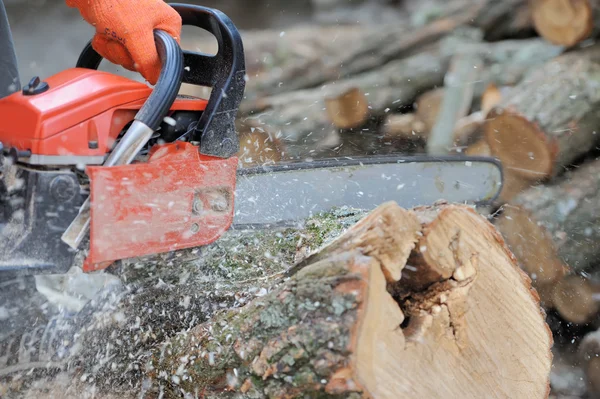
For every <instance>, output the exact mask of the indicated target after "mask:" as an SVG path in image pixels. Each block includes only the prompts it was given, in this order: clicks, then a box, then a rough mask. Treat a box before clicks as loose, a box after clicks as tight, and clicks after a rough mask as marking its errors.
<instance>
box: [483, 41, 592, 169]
mask: <svg viewBox="0 0 600 399" xmlns="http://www.w3.org/2000/svg"><path fill="white" fill-rule="evenodd" d="M599 50H600V46H595V47H594V49H588V50H587V53H585V54H584V53H581V54H580V53H578V52H569V53H567V54H563V55H561V56H559V57H556V58H555V59H552V60H551V61H549V62H547V63H546V64H545V65H543V66H542V67H540V68H538V69H534V70H532V71H531V73H530V74H528V75H527V77H526V78H524V79H523V80H522V81H521V83H519V84H518V85H517V86H516V87H514V88H513V89H512V90H510V92H509V94H508V96H507V97H506V98H505V99H503V101H502V102H501V103H500V104H499V105H498V106H496V107H494V108H493V109H492V110H491V111H490V112H489V113H488V116H487V122H486V125H485V135H486V140H487V142H488V144H489V146H490V149H491V151H492V154H493V155H494V156H496V157H498V158H499V159H500V160H501V161H502V163H503V165H504V166H505V168H507V169H511V170H513V171H514V172H515V173H518V174H521V175H523V176H529V177H532V178H540V179H543V178H546V177H552V176H556V175H557V174H560V173H562V172H563V171H564V168H565V167H567V166H569V164H570V163H572V162H573V161H575V160H576V159H577V158H579V157H580V156H581V155H583V154H585V153H586V152H588V151H590V150H591V149H592V148H593V146H594V144H595V143H596V142H597V140H598V137H599V135H597V130H598V123H599V122H600V111H599V107H598V104H599V103H600V90H598V89H599V88H600V65H599V64H598V63H597V62H596V60H595V59H594V57H597V54H598V53H599ZM595 53H596V54H595Z"/></svg>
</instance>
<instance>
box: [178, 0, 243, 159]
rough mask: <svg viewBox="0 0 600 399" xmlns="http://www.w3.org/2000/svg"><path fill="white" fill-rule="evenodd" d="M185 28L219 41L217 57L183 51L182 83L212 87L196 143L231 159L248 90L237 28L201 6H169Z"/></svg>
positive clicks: (205, 151)
mask: <svg viewBox="0 0 600 399" xmlns="http://www.w3.org/2000/svg"><path fill="white" fill-rule="evenodd" d="M169 5H170V6H171V7H173V9H175V11H177V12H178V13H179V15H180V16H181V19H182V23H183V25H191V26H195V27H197V28H200V29H203V30H205V31H207V32H209V33H211V34H212V35H213V36H214V37H215V39H216V40H217V44H218V50H217V53H216V54H215V55H209V54H204V53H199V52H192V51H184V52H183V54H184V59H185V65H186V70H185V71H184V73H183V83H187V84H191V85H196V86H208V87H211V88H212V90H211V93H210V98H209V99H208V103H207V104H206V108H205V110H204V111H203V112H202V115H201V117H200V120H199V121H198V123H197V124H196V128H195V131H194V133H193V138H192V139H193V140H194V141H200V152H201V153H202V154H205V155H210V156H215V157H220V158H228V157H230V156H232V155H235V154H236V153H237V152H238V151H239V139H238V136H237V133H236V130H235V119H236V116H237V112H238V109H239V106H240V103H241V101H242V99H243V97H244V90H245V87H246V64H245V57H244V46H243V42H242V38H241V35H240V33H239V32H238V30H237V28H236V27H235V25H234V24H233V22H232V21H231V19H229V17H228V16H227V15H225V14H224V13H223V12H221V11H219V10H216V9H213V8H208V7H202V6H198V5H192V4H181V3H169Z"/></svg>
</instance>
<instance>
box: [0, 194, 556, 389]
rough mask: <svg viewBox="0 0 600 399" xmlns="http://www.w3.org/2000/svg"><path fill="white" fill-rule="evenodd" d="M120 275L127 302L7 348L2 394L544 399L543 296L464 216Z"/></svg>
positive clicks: (269, 239)
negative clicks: (11, 354) (495, 398)
mask: <svg viewBox="0 0 600 399" xmlns="http://www.w3.org/2000/svg"><path fill="white" fill-rule="evenodd" d="M292 264H294V266H293V267H290V265H292ZM173 268H177V270H178V273H177V274H176V275H173V273H172V271H173ZM118 274H119V276H120V277H121V278H122V279H123V280H124V281H126V282H127V283H128V287H127V288H126V289H125V290H123V291H122V292H117V293H115V292H105V293H104V294H103V295H101V296H100V297H98V298H97V299H95V300H94V301H92V302H93V303H92V304H90V306H89V308H88V309H86V311H84V312H81V313H79V314H77V315H75V317H74V316H73V315H65V316H62V319H61V320H59V319H60V317H59V318H58V319H57V318H54V319H53V320H52V322H51V323H50V324H48V325H44V324H43V321H42V320H39V319H38V320H36V322H37V323H40V324H39V325H35V328H34V329H33V330H32V328H31V326H32V325H33V324H32V323H33V321H34V320H32V323H30V324H29V326H27V328H26V329H25V333H24V334H23V335H22V336H16V337H15V336H13V337H10V338H8V341H7V338H6V337H2V339H1V340H0V343H1V344H2V345H0V347H1V348H4V349H5V348H7V347H8V348H10V349H12V350H15V351H16V353H17V355H21V356H25V353H28V356H29V357H27V359H25V360H27V361H28V362H29V363H27V364H25V363H24V362H23V359H20V361H19V360H17V361H16V362H15V361H11V362H10V367H8V368H6V367H4V365H3V367H0V371H1V373H0V374H1V375H0V381H1V383H2V384H3V385H2V388H3V389H6V390H5V391H4V392H3V393H7V396H9V397H12V396H14V395H16V394H17V393H18V394H23V395H29V396H30V397H35V396H36V395H42V396H44V395H46V396H47V395H50V396H60V397H68V398H79V397H88V396H92V395H93V396H94V397H103V398H113V397H119V398H137V397H164V398H175V397H186V395H191V396H193V397H211V398H232V397H305V396H307V395H308V396H317V395H318V396H319V397H324V398H334V397H335V398H338V397H350V398H360V397H371V398H380V397H382V398H387V397H390V398H398V397H401V398H402V397H407V398H408V397H411V398H412V397H440V396H449V397H464V398H479V397H485V396H489V394H490V393H491V392H493V393H494V394H495V395H501V396H504V397H527V398H546V397H547V395H548V389H549V385H548V384H549V379H548V378H549V377H548V376H549V372H550V365H551V352H550V347H551V345H552V337H551V335H550V333H549V330H548V327H547V325H546V323H545V322H544V316H543V313H542V312H541V310H540V308H539V301H538V298H537V296H536V294H535V291H533V290H532V289H531V286H530V283H531V281H530V280H529V279H528V278H527V277H526V275H525V274H524V273H522V272H521V271H520V269H519V268H518V266H517V264H516V260H515V258H514V257H513V256H512V254H511V253H510V252H509V251H508V249H507V247H506V245H505V244H504V242H503V241H502V238H501V237H500V236H499V235H498V233H497V231H496V230H495V229H494V227H493V226H492V225H491V224H490V223H489V222H487V221H486V220H485V218H483V217H482V216H480V215H478V214H477V213H476V212H475V211H474V210H473V209H472V208H471V207H467V206H459V205H450V204H445V203H440V204H437V205H435V206H431V207H420V208H417V209H414V210H405V209H402V208H401V207H399V206H398V205H396V204H395V203H393V202H392V203H386V204H382V205H381V206H380V207H378V208H377V209H375V210H374V211H372V212H370V213H365V212H363V211H357V210H348V209H340V210H337V211H335V212H333V213H330V214H325V215H320V216H317V217H314V218H311V219H309V220H307V221H306V222H305V223H304V224H302V225H299V226H297V227H278V228H274V229H269V230H250V231H236V230H230V231H228V232H227V233H226V234H225V235H224V236H223V237H222V239H220V240H219V241H217V242H215V243H213V244H211V245H209V246H206V247H204V248H202V249H200V251H199V250H198V249H191V250H184V251H179V252H177V253H170V254H162V255H157V256H154V257H146V258H144V259H137V260H129V261H126V262H124V264H123V265H122V268H121V269H120V270H119V271H118ZM499 303H500V304H502V306H501V307H499V306H498V304H499ZM37 317H39V316H37ZM56 328H58V330H57V331H56ZM507 336H508V337H510V339H507ZM41 337H46V338H44V339H45V340H46V341H44V344H43V345H40V344H39V342H40V339H41ZM7 342H11V343H12V344H11V345H8V346H6V345H5V344H6V343H7ZM4 349H3V350H4ZM27 349H30V350H31V352H27ZM52 349H54V350H55V354H54V355H52V356H51V357H50V358H49V360H48V361H44V362H38V363H35V362H34V363H32V362H31V360H33V359H36V360H37V359H40V360H42V359H46V358H45V357H44V356H45V354H48V353H50V354H51V350H52ZM523 351H527V367H524V366H523V364H522V362H521V360H520V359H522V353H523ZM3 354H4V352H3V353H2V355H3ZM6 359H7V358H5V357H2V356H0V360H1V361H5V360H6ZM50 360H52V361H50ZM9 369H10V370H9ZM57 371H62V372H58V373H57ZM473 374H477V375H478V378H477V379H475V380H474V379H473V378H472V375H473ZM7 376H12V377H14V378H12V379H9V380H8V382H7V383H6V384H4V382H5V381H7V380H6V377H7Z"/></svg>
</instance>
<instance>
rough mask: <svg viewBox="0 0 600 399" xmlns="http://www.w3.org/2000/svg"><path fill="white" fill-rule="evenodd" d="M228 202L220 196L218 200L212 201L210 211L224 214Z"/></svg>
mask: <svg viewBox="0 0 600 399" xmlns="http://www.w3.org/2000/svg"><path fill="white" fill-rule="evenodd" d="M227 205H228V201H227V199H226V198H224V197H223V196H221V195H220V196H218V197H216V198H213V199H211V201H210V209H212V210H213V211H215V212H224V211H226V210H227Z"/></svg>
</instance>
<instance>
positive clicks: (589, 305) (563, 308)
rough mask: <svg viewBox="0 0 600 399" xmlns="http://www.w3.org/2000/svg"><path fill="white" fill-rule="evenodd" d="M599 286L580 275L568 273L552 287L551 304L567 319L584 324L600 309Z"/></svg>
mask: <svg viewBox="0 0 600 399" xmlns="http://www.w3.org/2000/svg"><path fill="white" fill-rule="evenodd" d="M599 293H600V286H599V285H598V284H597V283H594V282H592V281H590V279H589V278H587V277H584V276H580V275H575V274H573V275H569V276H566V277H564V278H563V279H562V280H560V281H559V282H558V283H556V285H554V287H553V289H552V304H553V306H554V308H556V310H557V311H558V313H559V314H560V315H561V316H562V317H563V318H564V319H565V320H567V321H570V322H572V323H578V324H584V323H587V322H589V321H590V320H591V319H592V318H593V317H594V316H595V315H596V314H598V312H599V311H600V297H599V296H598V294H599Z"/></svg>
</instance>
